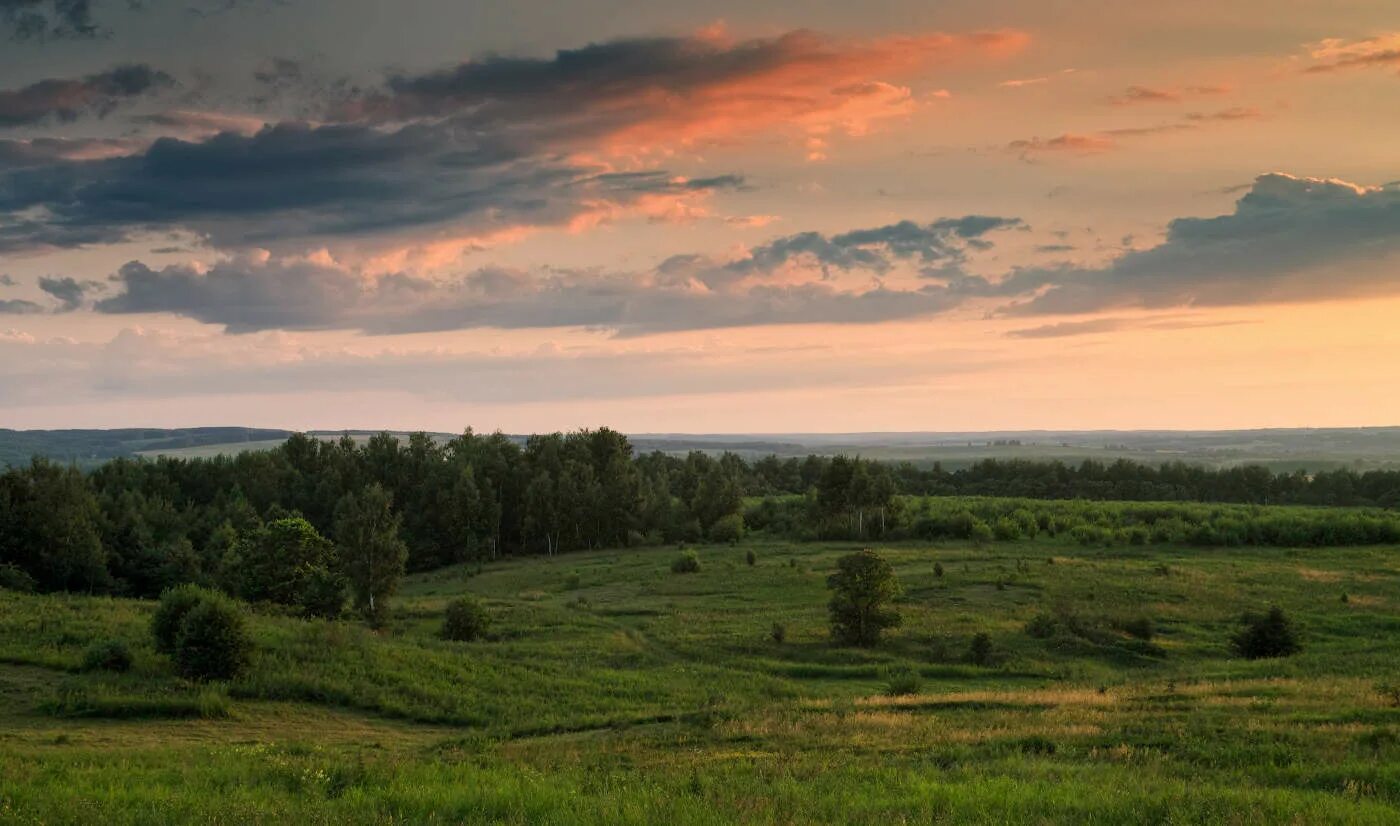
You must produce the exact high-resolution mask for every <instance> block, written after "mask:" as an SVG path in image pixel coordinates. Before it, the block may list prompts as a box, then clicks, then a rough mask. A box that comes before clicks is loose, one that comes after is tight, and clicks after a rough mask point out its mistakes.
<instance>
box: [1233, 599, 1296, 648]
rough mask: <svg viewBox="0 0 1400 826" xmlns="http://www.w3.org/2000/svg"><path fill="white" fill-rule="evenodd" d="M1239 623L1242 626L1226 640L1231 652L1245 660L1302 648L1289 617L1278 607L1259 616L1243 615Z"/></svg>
mask: <svg viewBox="0 0 1400 826" xmlns="http://www.w3.org/2000/svg"><path fill="white" fill-rule="evenodd" d="M1241 622H1242V623H1243V625H1244V627H1243V628H1241V629H1240V631H1239V632H1238V633H1236V634H1235V635H1234V636H1233V637H1232V638H1231V640H1230V642H1231V645H1232V647H1233V648H1234V650H1235V653H1236V654H1239V655H1240V656H1241V657H1244V658H1245V659H1250V660H1261V659H1268V658H1273V657H1289V656H1292V655H1293V654H1296V653H1298V651H1300V650H1301V649H1302V644H1301V643H1300V642H1299V640H1298V631H1297V629H1296V628H1294V626H1293V622H1292V620H1290V619H1289V618H1288V616H1287V615H1286V614H1284V612H1283V609H1282V608H1279V607H1278V606H1274V607H1272V608H1270V609H1269V611H1268V613H1266V614H1263V615H1262V616H1261V615H1254V614H1246V615H1245V616H1244V617H1243V618H1242V619H1241Z"/></svg>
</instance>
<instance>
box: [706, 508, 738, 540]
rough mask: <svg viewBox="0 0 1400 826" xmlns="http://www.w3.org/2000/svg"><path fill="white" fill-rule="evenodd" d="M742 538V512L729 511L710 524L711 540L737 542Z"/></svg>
mask: <svg viewBox="0 0 1400 826" xmlns="http://www.w3.org/2000/svg"><path fill="white" fill-rule="evenodd" d="M743 538H744V517H743V515H742V514H737V513H731V514H728V515H727V516H721V517H720V518H719V519H716V520H715V523H714V524H713V525H711V526H710V541H711V542H729V543H734V542H738V541H739V540H740V539H743Z"/></svg>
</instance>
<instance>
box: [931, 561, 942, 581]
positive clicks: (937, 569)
mask: <svg viewBox="0 0 1400 826" xmlns="http://www.w3.org/2000/svg"><path fill="white" fill-rule="evenodd" d="M933 575H934V576H935V577H936V578H938V579H942V578H943V563H942V562H935V563H933Z"/></svg>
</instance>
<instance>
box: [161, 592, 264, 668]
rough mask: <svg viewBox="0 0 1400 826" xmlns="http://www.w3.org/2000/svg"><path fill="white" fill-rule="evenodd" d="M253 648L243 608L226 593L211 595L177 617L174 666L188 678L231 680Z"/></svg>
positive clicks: (242, 666) (245, 661)
mask: <svg viewBox="0 0 1400 826" xmlns="http://www.w3.org/2000/svg"><path fill="white" fill-rule="evenodd" d="M252 648H253V642H252V639H251V638H250V637H249V636H248V625H247V620H245V619H244V617H243V612H242V611H241V610H239V608H238V606H237V605H235V604H234V603H233V602H232V601H230V600H228V599H227V598H225V597H211V598H209V599H205V600H203V601H202V602H200V603H199V604H198V605H196V606H194V607H193V608H191V609H190V610H189V612H188V613H186V614H185V618H184V619H183V620H181V621H180V634H179V636H178V637H177V638H176V641H175V669H176V671H178V672H179V673H180V676H182V677H185V678H187V679H191V680H230V679H233V678H234V677H237V676H238V675H239V673H241V672H242V671H243V669H245V668H247V667H248V660H249V658H250V654H251V653H252Z"/></svg>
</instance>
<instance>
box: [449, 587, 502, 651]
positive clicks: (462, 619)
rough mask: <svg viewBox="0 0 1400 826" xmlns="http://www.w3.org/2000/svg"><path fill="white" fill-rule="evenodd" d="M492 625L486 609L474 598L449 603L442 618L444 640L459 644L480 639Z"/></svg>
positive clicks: (463, 598) (462, 598) (464, 598)
mask: <svg viewBox="0 0 1400 826" xmlns="http://www.w3.org/2000/svg"><path fill="white" fill-rule="evenodd" d="M490 624H491V617H490V615H488V614H487V613H486V608H485V606H483V605H482V604H481V603H480V602H479V601H478V600H476V599H473V598H472V597H460V598H458V599H454V600H452V601H451V602H449V603H447V612H446V613H445V614H444V615H443V618H442V638H443V639H445V640H455V641H457V642H471V641H472V640H475V639H480V638H481V636H482V635H484V634H485V633H486V629H487V627H489V626H490Z"/></svg>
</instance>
